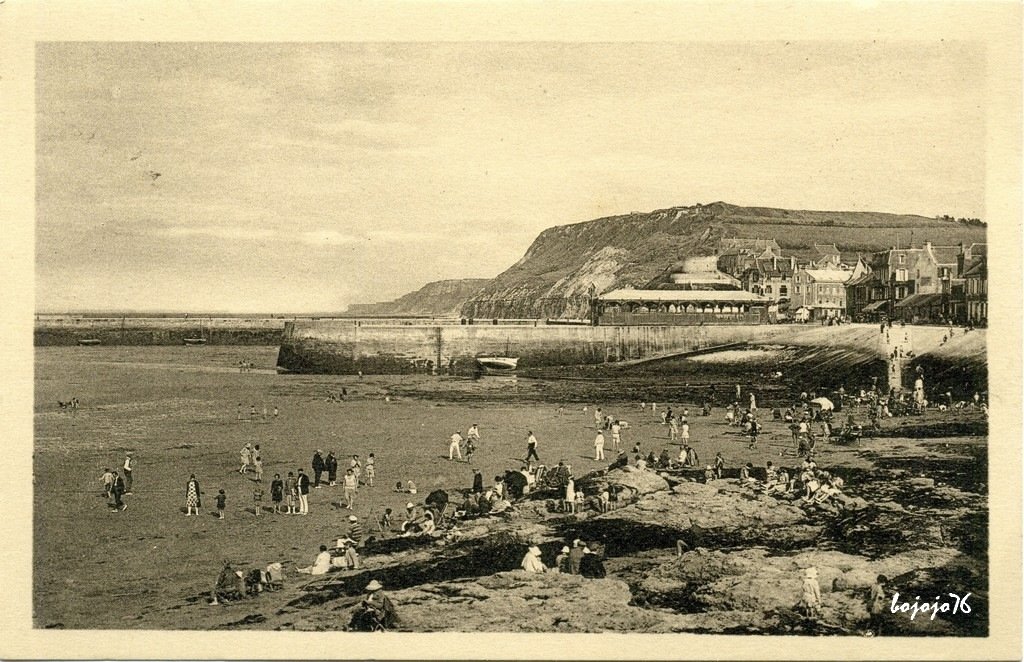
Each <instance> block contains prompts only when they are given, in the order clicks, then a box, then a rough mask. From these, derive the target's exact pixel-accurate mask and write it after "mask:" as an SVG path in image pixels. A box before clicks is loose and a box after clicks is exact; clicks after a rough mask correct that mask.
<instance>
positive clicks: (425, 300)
mask: <svg viewBox="0 0 1024 662" xmlns="http://www.w3.org/2000/svg"><path fill="white" fill-rule="evenodd" d="M488 282H490V281H489V280H488V279H487V278H462V279H454V280H437V281H434V282H432V283H427V284H426V285H424V286H423V287H421V288H420V289H418V290H416V291H415V292H410V293H409V294H406V295H403V296H401V297H399V298H397V299H395V300H394V301H385V302H381V303H354V304H351V305H349V307H348V309H347V310H346V311H345V312H346V314H348V315H437V316H446V315H457V314H458V310H459V308H460V307H461V306H462V304H463V303H464V302H465V301H466V300H467V299H469V298H470V297H472V296H473V295H474V294H476V293H477V292H479V291H480V289H481V288H482V287H483V286H484V285H486V284H487V283H488Z"/></svg>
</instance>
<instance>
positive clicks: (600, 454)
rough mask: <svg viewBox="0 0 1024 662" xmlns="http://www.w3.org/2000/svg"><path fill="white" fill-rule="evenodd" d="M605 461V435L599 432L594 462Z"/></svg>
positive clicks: (596, 439) (595, 441)
mask: <svg viewBox="0 0 1024 662" xmlns="http://www.w3.org/2000/svg"><path fill="white" fill-rule="evenodd" d="M603 459H604V433H603V432H601V431H600V430H598V431H597V437H595V438H594V460H603Z"/></svg>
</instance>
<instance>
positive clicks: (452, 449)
mask: <svg viewBox="0 0 1024 662" xmlns="http://www.w3.org/2000/svg"><path fill="white" fill-rule="evenodd" d="M456 455H457V456H458V457H459V460H462V434H460V433H459V432H458V431H456V432H455V434H453V435H452V436H451V440H450V442H449V443H448V459H449V460H453V459H454V456H456Z"/></svg>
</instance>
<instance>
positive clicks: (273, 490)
mask: <svg viewBox="0 0 1024 662" xmlns="http://www.w3.org/2000/svg"><path fill="white" fill-rule="evenodd" d="M270 501H271V502H272V503H273V504H274V512H275V513H280V512H281V502H282V501H284V481H282V480H281V474H274V480H272V481H270Z"/></svg>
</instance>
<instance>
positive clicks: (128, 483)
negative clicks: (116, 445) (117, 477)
mask: <svg viewBox="0 0 1024 662" xmlns="http://www.w3.org/2000/svg"><path fill="white" fill-rule="evenodd" d="M134 469H135V460H133V459H132V454H131V453H125V454H124V493H125V494H131V493H132V471H133V470H134Z"/></svg>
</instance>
